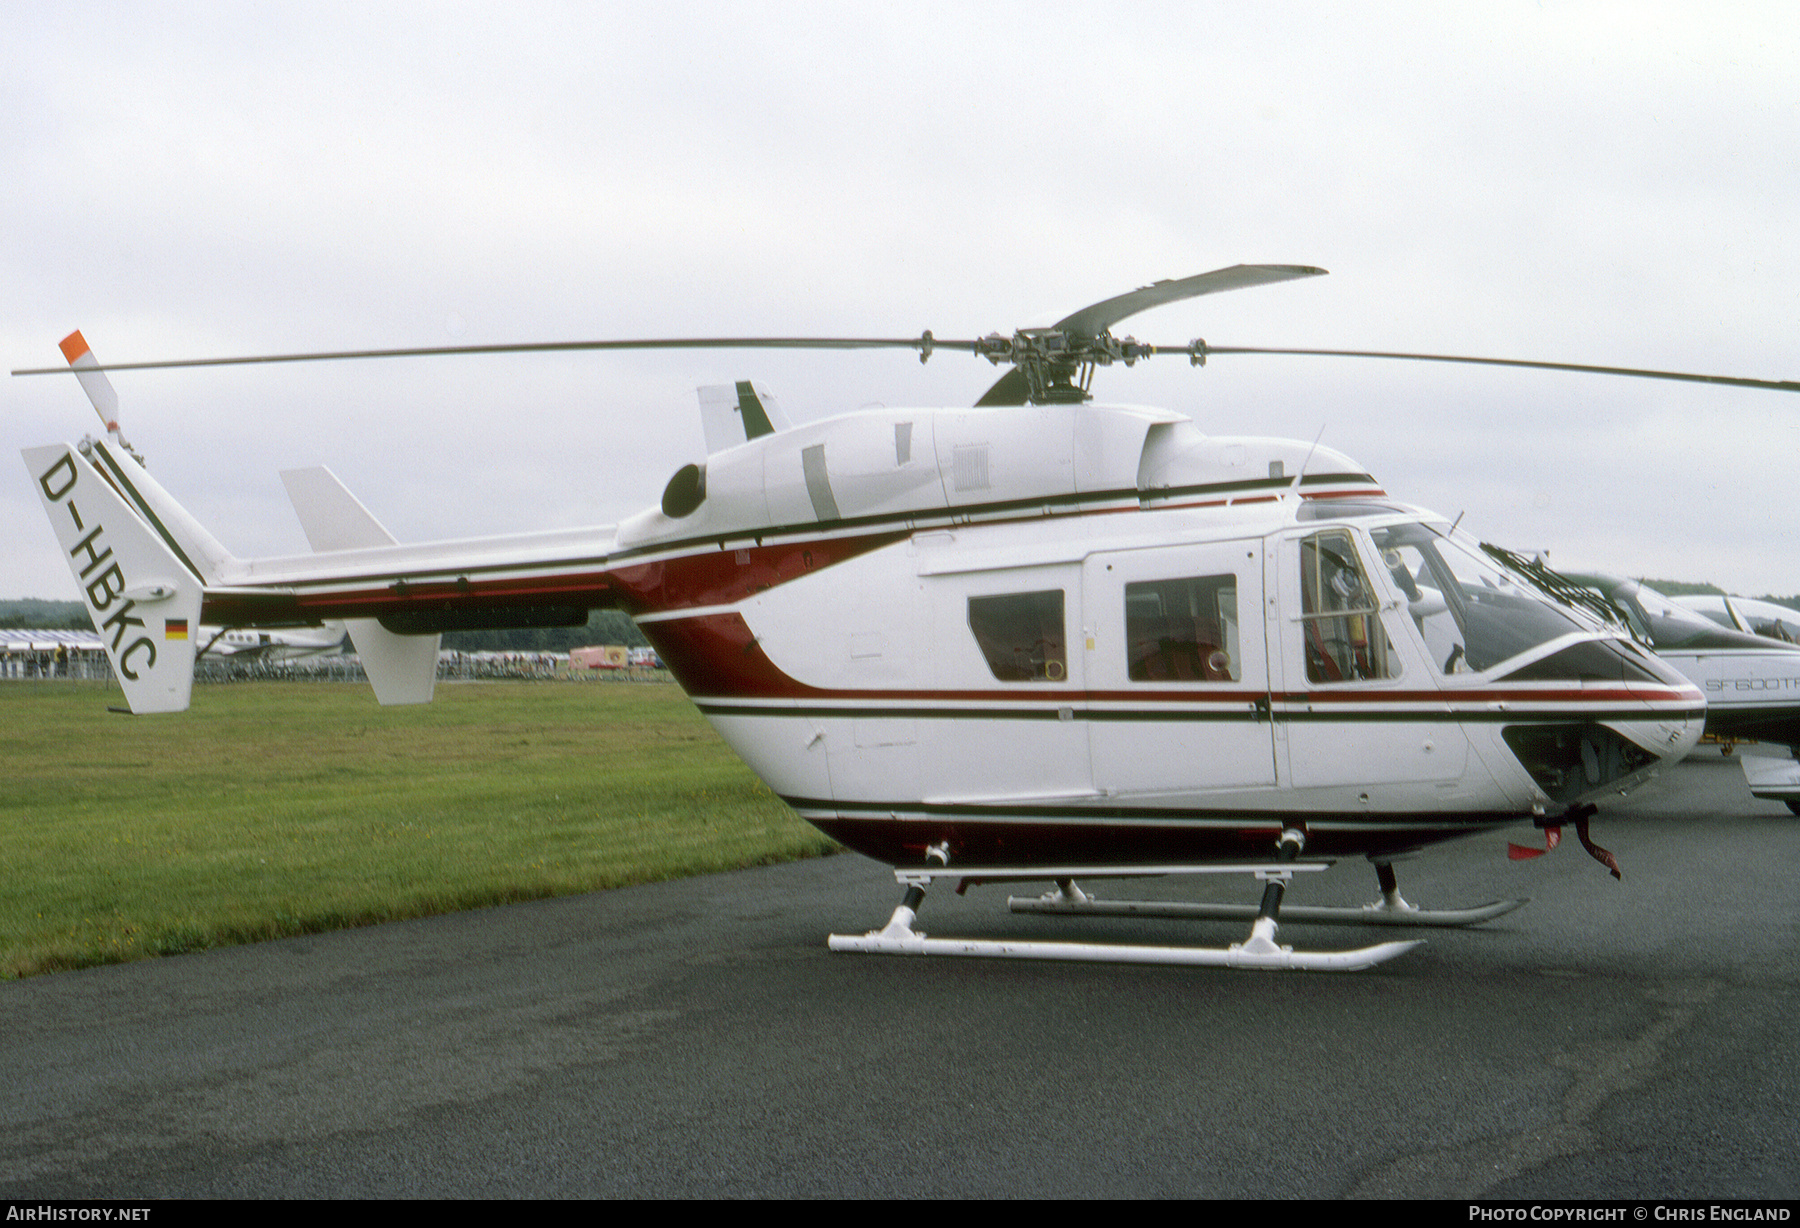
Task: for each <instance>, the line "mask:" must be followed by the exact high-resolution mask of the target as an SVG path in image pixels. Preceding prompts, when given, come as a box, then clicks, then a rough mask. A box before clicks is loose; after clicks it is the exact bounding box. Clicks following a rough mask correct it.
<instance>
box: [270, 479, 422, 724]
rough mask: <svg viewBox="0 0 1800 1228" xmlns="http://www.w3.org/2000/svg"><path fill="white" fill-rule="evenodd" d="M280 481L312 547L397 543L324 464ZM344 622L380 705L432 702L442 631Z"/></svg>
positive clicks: (353, 620)
mask: <svg viewBox="0 0 1800 1228" xmlns="http://www.w3.org/2000/svg"><path fill="white" fill-rule="evenodd" d="M281 484H282V485H283V486H285V487H287V493H288V501H289V502H290V503H292V504H293V505H294V514H295V515H297V516H299V517H300V526H301V528H303V529H305V530H306V540H307V542H308V544H310V545H311V546H312V548H313V552H314V553H316V554H329V553H331V552H332V551H335V550H362V549H367V548H369V547H374V546H392V545H394V544H396V543H395V541H394V535H393V534H392V533H389V532H388V531H387V530H386V529H385V528H383V527H382V524H381V522H380V521H379V520H376V519H375V517H374V515H373V514H372V513H371V512H370V511H369V509H368V508H366V507H364V506H363V505H362V500H360V499H358V498H357V497H356V496H355V495H353V494H351V493H350V490H349V488H348V487H346V486H345V485H344V484H343V483H342V482H340V481H338V478H337V475H336V474H334V473H333V472H331V470H329V469H327V468H325V467H324V466H323V465H318V466H315V467H313V468H311V469H285V470H283V471H282V474H281ZM344 626H345V628H346V629H347V630H348V631H349V632H350V642H351V644H353V645H354V646H355V648H356V655H357V656H358V657H360V658H361V659H362V667H363V673H365V674H367V675H368V678H369V685H370V686H372V687H374V688H375V699H376V701H377V702H379V703H381V704H382V705H383V706H388V705H394V704H428V703H430V702H431V696H432V693H433V691H434V690H435V688H436V686H437V662H438V647H439V644H440V643H441V641H442V639H443V637H442V636H439V635H398V634H396V633H394V632H392V631H389V630H388V629H387V628H386V627H384V626H382V625H381V623H380V622H378V621H377V620H375V619H373V618H347V619H345V620H344Z"/></svg>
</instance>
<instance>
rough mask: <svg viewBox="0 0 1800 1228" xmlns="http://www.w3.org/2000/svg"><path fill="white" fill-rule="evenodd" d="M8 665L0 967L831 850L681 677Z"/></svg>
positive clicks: (0, 829)
mask: <svg viewBox="0 0 1800 1228" xmlns="http://www.w3.org/2000/svg"><path fill="white" fill-rule="evenodd" d="M119 702H120V697H119V694H118V692H117V691H116V690H111V691H109V690H101V689H98V688H92V687H82V686H80V685H78V684H69V685H62V684H56V683H18V684H6V685H0V768H3V770H4V784H0V977H7V978H11V977H19V976H29V975H32V974H34V973H39V972H48V971H53V970H57V969H65V968H77V967H82V966H85V965H90V964H98V963H113V962H118V961H122V960H130V959H139V958H143V957H146V956H154V955H164V954H173V953H176V952H181V951H194V950H200V949H203V948H206V947H212V946H220V945H225V944H230V943H236V942H253V941H257V940H260V939H264V938H273V937H279V936H283V935H289V934H301V933H308V932H316V931H319V930H327V929H337V928H341V927H344V926H353V925H368V924H372V923H375V922H380V921H391V920H397V919H399V918H403V917H417V916H424V915H427V914H431V913H439V912H448V911H452V910H456V909H464V908H477V907H482V906H485V905H490V904H502V903H509V902H512V901H517V900H529V899H538V898H542V897H546V896H555V895H566V894H571V893H575V892H584V891H594V890H598V889H600V888H606V887H617V886H623V885H625V884H628V883H640V882H650V881H655V880H658V879H666V878H675V877H680V876H683V875H689V874H701V873H706V872H709V871H714V870H724V869H730V868H735V867H740V866H748V865H759V864H765V863H768V862H774V861H784V860H790V859H793V858H798V857H810V856H818V855H820V854H823V853H827V852H831V851H833V850H835V848H836V847H837V846H836V845H834V844H833V843H832V842H831V841H829V840H827V839H826V838H825V837H824V836H822V835H820V834H819V833H818V832H817V831H815V830H813V829H812V828H811V827H808V826H807V825H806V824H805V823H803V822H801V820H800V819H798V818H796V817H795V816H794V815H793V813H792V812H791V811H789V810H788V809H787V807H786V806H784V805H783V804H782V803H781V802H780V801H779V800H778V799H777V798H776V797H775V796H774V795H773V794H772V793H771V792H770V791H769V790H768V788H767V787H766V786H765V785H763V784H762V782H761V781H759V780H757V779H756V777H755V776H754V775H752V774H751V772H750V770H749V769H748V768H746V767H745V766H744V765H743V763H742V762H741V761H740V760H738V758H737V757H736V756H735V755H733V754H732V753H731V751H730V750H729V749H727V748H726V746H725V744H724V743H723V742H721V741H720V740H719V739H718V737H717V735H715V734H714V733H713V732H712V730H711V729H710V728H709V727H708V726H707V724H706V722H705V721H704V720H703V719H702V718H701V717H700V715H699V713H698V712H696V711H695V710H694V708H693V705H691V704H690V703H688V701H687V699H686V698H685V697H684V696H683V695H682V694H681V692H680V691H679V690H678V689H677V688H675V687H674V686H672V685H659V684H647V685H623V684H621V685H572V684H531V683H474V684H463V685H440V686H439V687H438V697H437V700H436V701H435V702H434V703H432V704H430V705H427V706H423V707H409V708H381V707H378V706H377V705H376V703H375V700H374V698H373V696H371V695H370V693H369V690H368V688H367V687H363V686H354V685H333V684H314V685H294V684H287V685H283V684H277V683H270V684H250V683H246V684H240V685H233V686H215V687H196V688H195V689H194V702H193V707H192V709H191V710H189V711H188V712H186V713H184V714H179V715H172V716H153V717H129V716H121V715H117V714H113V713H109V712H108V711H107V710H106V709H107V705H108V704H109V703H110V704H118V703H119Z"/></svg>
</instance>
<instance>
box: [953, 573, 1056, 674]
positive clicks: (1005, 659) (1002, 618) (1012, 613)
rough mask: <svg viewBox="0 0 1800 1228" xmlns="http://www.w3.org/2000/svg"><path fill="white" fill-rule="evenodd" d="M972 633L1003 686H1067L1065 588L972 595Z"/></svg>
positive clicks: (970, 620) (970, 619)
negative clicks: (1007, 684) (1014, 683)
mask: <svg viewBox="0 0 1800 1228" xmlns="http://www.w3.org/2000/svg"><path fill="white" fill-rule="evenodd" d="M969 630H971V631H973V632H974V633H975V642H976V643H977V644H979V645H980V646H981V655H982V656H983V657H985V658H987V664H988V668H989V669H990V670H992V671H993V673H994V677H996V678H998V679H999V680H1000V681H1001V682H1061V681H1062V680H1063V679H1064V678H1067V677H1068V676H1069V664H1068V655H1067V648H1066V643H1067V641H1066V640H1065V639H1064V637H1063V591H1062V590H1061V589H1060V588H1053V589H1046V590H1044V591H1042V592H1036V593H1001V594H998V595H996V596H993V597H971V598H969Z"/></svg>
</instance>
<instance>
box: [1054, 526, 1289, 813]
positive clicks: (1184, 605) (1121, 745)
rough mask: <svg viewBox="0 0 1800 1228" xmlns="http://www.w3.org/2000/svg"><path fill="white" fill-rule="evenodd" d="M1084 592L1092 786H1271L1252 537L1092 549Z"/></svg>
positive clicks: (1166, 794)
mask: <svg viewBox="0 0 1800 1228" xmlns="http://www.w3.org/2000/svg"><path fill="white" fill-rule="evenodd" d="M1082 602H1083V620H1082V621H1083V627H1082V637H1083V638H1082V644H1083V649H1084V651H1083V656H1084V657H1085V659H1086V662H1087V686H1088V694H1089V704H1088V743H1089V754H1090V759H1091V761H1092V764H1093V776H1094V784H1095V787H1096V789H1097V790H1098V791H1099V792H1100V793H1102V794H1103V795H1105V796H1110V797H1118V798H1121V799H1127V798H1143V799H1146V801H1148V800H1150V799H1157V801H1159V802H1160V803H1162V804H1167V805H1187V804H1191V805H1206V804H1207V801H1206V799H1207V797H1208V796H1209V795H1217V794H1219V793H1221V792H1230V791H1234V790H1244V789H1266V788H1270V787H1273V786H1274V784H1275V752H1274V745H1273V734H1272V731H1271V730H1272V726H1271V722H1270V719H1269V664H1268V653H1267V640H1266V635H1265V631H1264V624H1265V617H1264V608H1263V543H1262V542H1261V541H1260V540H1253V541H1236V542H1213V543H1208V544H1205V545H1186V546H1159V547H1154V548H1147V549H1142V550H1120V551H1107V552H1105V553H1100V554H1094V555H1091V556H1089V558H1088V560H1087V562H1086V563H1085V565H1084V568H1083V577H1082Z"/></svg>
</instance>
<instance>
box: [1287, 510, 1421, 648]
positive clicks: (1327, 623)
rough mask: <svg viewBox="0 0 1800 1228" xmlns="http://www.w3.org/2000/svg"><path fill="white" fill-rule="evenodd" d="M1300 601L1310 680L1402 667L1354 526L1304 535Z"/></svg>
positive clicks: (1301, 548) (1301, 544)
mask: <svg viewBox="0 0 1800 1228" xmlns="http://www.w3.org/2000/svg"><path fill="white" fill-rule="evenodd" d="M1300 607H1301V613H1300V625H1301V634H1302V635H1303V636H1304V637H1305V640H1306V677H1307V680H1308V681H1309V682H1357V681H1366V680H1369V679H1376V678H1389V677H1392V676H1393V675H1394V674H1396V673H1398V672H1399V671H1398V669H1397V668H1395V667H1394V665H1393V645H1392V644H1390V643H1389V642H1388V637H1387V633H1386V632H1385V631H1383V630H1382V627H1381V618H1380V616H1379V607H1378V603H1377V602H1376V600H1375V594H1374V590H1373V589H1372V588H1370V586H1369V579H1368V577H1367V576H1366V575H1364V574H1363V569H1362V564H1361V563H1360V562H1359V561H1358V560H1357V557H1356V545H1355V542H1354V541H1353V540H1352V538H1351V535H1350V531H1349V530H1348V529H1327V530H1325V531H1324V532H1322V533H1315V534H1313V535H1312V536H1311V537H1308V538H1305V539H1304V540H1302V541H1301V543H1300Z"/></svg>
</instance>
